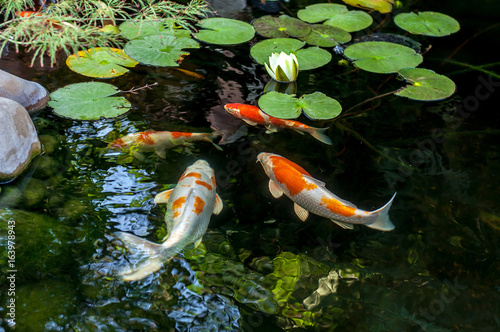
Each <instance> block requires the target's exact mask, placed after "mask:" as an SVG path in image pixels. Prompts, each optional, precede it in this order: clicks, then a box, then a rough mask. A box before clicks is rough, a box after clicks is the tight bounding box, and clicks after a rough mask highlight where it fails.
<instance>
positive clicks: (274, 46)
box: [250, 38, 332, 70]
mask: <svg viewBox="0 0 500 332" xmlns="http://www.w3.org/2000/svg"><path fill="white" fill-rule="evenodd" d="M304 45H306V43H305V42H303V41H300V40H297V39H292V38H272V39H266V40H263V41H260V42H258V43H257V44H255V45H254V46H252V48H251V49H250V55H251V56H252V57H253V58H254V59H255V61H257V62H258V63H260V64H261V65H263V64H264V63H265V62H267V61H269V57H270V56H271V54H273V53H280V52H285V53H287V54H289V53H294V54H295V56H296V57H297V61H298V62H299V70H310V69H314V68H318V67H321V66H324V65H325V64H327V63H328V62H330V60H331V59H332V55H331V53H330V52H328V51H326V50H323V49H321V48H319V47H309V48H305V49H301V48H302V47H303V46H304Z"/></svg>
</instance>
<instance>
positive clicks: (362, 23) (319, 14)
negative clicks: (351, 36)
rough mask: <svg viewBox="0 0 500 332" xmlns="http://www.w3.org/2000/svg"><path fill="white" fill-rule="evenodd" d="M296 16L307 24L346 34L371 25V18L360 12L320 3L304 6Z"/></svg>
mask: <svg viewBox="0 0 500 332" xmlns="http://www.w3.org/2000/svg"><path fill="white" fill-rule="evenodd" d="M297 16H298V17H299V18H300V19H301V20H303V21H306V22H309V23H319V22H323V21H324V23H323V24H326V25H331V26H334V27H338V28H341V29H343V30H345V31H347V32H354V31H359V30H363V29H365V28H367V27H369V26H370V25H371V24H372V23H373V18H372V17H371V16H370V15H369V14H367V13H365V12H363V11H360V10H348V9H347V7H346V6H344V5H339V4H332V3H320V4H315V5H311V6H306V8H305V9H301V10H299V11H298V12H297Z"/></svg>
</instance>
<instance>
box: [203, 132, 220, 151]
mask: <svg viewBox="0 0 500 332" xmlns="http://www.w3.org/2000/svg"><path fill="white" fill-rule="evenodd" d="M221 136H222V132H221V131H219V130H216V131H213V132H212V133H211V134H210V135H208V136H207V138H206V140H207V141H208V142H210V143H212V145H213V146H214V147H215V148H216V149H217V150H219V151H222V148H221V147H220V146H219V145H217V144H216V143H215V142H214V141H213V140H214V138H217V137H221Z"/></svg>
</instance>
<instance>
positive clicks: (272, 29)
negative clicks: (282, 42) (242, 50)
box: [252, 15, 311, 38]
mask: <svg viewBox="0 0 500 332" xmlns="http://www.w3.org/2000/svg"><path fill="white" fill-rule="evenodd" d="M252 26H253V27H254V29H255V31H256V32H257V33H258V34H259V35H261V36H262V37H267V38H286V37H298V38H301V37H305V36H307V35H308V34H309V32H311V26H310V25H309V24H307V23H305V22H303V21H301V20H299V19H296V18H293V17H290V16H287V15H281V16H279V17H277V16H271V15H266V16H262V17H260V18H258V19H256V20H254V21H253V22H252Z"/></svg>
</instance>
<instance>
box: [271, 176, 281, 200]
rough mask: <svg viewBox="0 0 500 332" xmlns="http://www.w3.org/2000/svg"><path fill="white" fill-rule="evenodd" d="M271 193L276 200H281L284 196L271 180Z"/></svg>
mask: <svg viewBox="0 0 500 332" xmlns="http://www.w3.org/2000/svg"><path fill="white" fill-rule="evenodd" d="M269 191H270V192H271V195H273V197H274V198H280V197H281V196H282V195H283V190H281V188H280V187H279V186H278V185H277V184H276V182H274V181H273V180H269Z"/></svg>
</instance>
